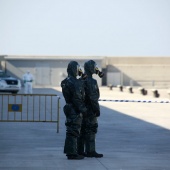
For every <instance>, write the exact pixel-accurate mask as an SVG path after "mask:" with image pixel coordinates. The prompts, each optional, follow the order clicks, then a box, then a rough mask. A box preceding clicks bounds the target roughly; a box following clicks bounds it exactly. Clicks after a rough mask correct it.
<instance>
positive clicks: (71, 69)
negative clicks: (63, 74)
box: [67, 61, 78, 77]
mask: <svg viewBox="0 0 170 170" xmlns="http://www.w3.org/2000/svg"><path fill="white" fill-rule="evenodd" d="M77 66H78V63H77V62H76V61H70V62H69V64H68V67H67V73H68V75H69V76H73V77H76V76H77Z"/></svg>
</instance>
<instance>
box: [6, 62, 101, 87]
mask: <svg viewBox="0 0 170 170" xmlns="http://www.w3.org/2000/svg"><path fill="white" fill-rule="evenodd" d="M76 61H77V62H78V63H79V64H80V65H81V66H83V65H84V62H85V61H87V60H85V59H76ZM95 61H96V63H97V64H98V66H99V67H101V65H102V64H101V63H102V60H95ZM69 62H70V60H69V59H65V60H62V59H55V60H50V59H49V60H48V59H45V60H43V59H42V60H41V59H33V60H32V59H27V60H22V59H19V60H18V59H10V60H6V71H7V73H8V74H10V75H13V76H15V77H17V78H19V79H21V80H22V77H23V74H25V73H26V71H27V70H29V71H30V72H31V73H32V74H33V76H34V78H35V81H34V86H60V83H61V81H62V80H63V79H64V78H65V77H66V76H67V65H68V63H69ZM93 77H94V78H95V79H97V81H98V85H99V86H101V83H102V79H100V78H99V77H98V76H97V75H94V76H93Z"/></svg>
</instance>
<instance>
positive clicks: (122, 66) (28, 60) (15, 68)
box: [0, 55, 170, 88]
mask: <svg viewBox="0 0 170 170" xmlns="http://www.w3.org/2000/svg"><path fill="white" fill-rule="evenodd" d="M90 59H92V60H95V61H96V62H97V64H98V66H99V68H100V69H101V70H102V71H104V73H105V76H104V77H103V78H102V79H100V78H99V77H98V76H97V75H94V78H96V79H97V81H98V84H99V86H102V85H104V86H105V85H109V84H112V85H113V86H117V85H120V84H121V85H123V86H143V87H147V88H153V87H157V88H170V77H169V73H170V57H101V56H87V57H86V56H12V55H9V56H7V55H6V56H0V62H1V64H0V68H2V69H4V70H6V72H7V73H9V74H11V75H13V76H16V77H17V78H19V79H22V75H23V74H24V73H25V72H26V71H27V70H30V72H31V73H32V74H33V75H34V77H35V82H34V85H35V86H51V87H52V86H60V83H61V81H62V80H63V79H64V78H65V77H66V76H67V70H66V68H67V65H68V63H69V62H70V61H71V60H76V61H78V62H79V63H80V65H81V66H82V67H83V65H84V62H85V61H88V60H90Z"/></svg>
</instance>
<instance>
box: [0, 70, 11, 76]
mask: <svg viewBox="0 0 170 170" xmlns="http://www.w3.org/2000/svg"><path fill="white" fill-rule="evenodd" d="M0 77H10V76H9V75H7V74H6V73H5V72H3V71H0Z"/></svg>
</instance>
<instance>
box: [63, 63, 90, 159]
mask: <svg viewBox="0 0 170 170" xmlns="http://www.w3.org/2000/svg"><path fill="white" fill-rule="evenodd" d="M77 67H78V63H77V62H76V61H71V62H70V63H69V64H68V68H67V73H68V77H67V78H66V79H64V80H63V81H62V82H61V87H62V93H63V96H64V98H65V102H66V105H65V106H64V108H63V110H64V113H65V115H66V122H65V125H66V139H65V146H64V153H66V155H67V156H68V155H76V154H77V138H78V137H79V135H80V129H81V123H82V114H85V113H86V112H87V108H86V107H85V104H84V99H85V98H84V88H83V83H82V81H81V80H79V79H77V78H76V76H77Z"/></svg>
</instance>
